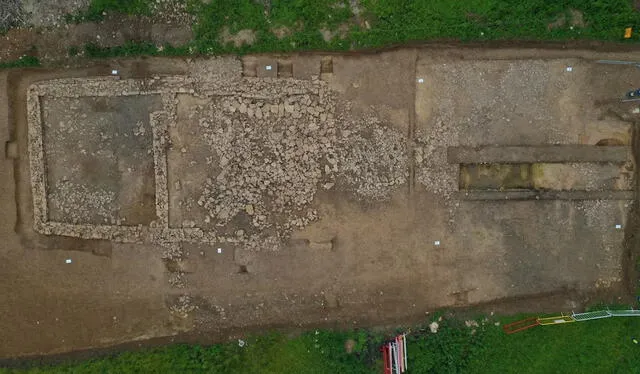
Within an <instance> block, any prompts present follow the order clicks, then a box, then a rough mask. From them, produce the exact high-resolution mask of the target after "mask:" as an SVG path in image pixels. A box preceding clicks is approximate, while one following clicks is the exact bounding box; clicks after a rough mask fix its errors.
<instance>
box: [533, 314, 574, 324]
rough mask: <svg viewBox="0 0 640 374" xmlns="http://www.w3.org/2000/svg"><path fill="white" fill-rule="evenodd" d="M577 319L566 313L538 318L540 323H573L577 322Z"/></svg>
mask: <svg viewBox="0 0 640 374" xmlns="http://www.w3.org/2000/svg"><path fill="white" fill-rule="evenodd" d="M575 321H576V320H575V319H573V317H571V316H565V315H561V316H557V317H544V318H538V323H539V324H540V325H543V326H544V325H559V324H561V323H571V322H575Z"/></svg>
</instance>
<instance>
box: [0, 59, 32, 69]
mask: <svg viewBox="0 0 640 374" xmlns="http://www.w3.org/2000/svg"><path fill="white" fill-rule="evenodd" d="M33 66H40V60H38V58H37V57H33V56H22V57H20V58H19V59H17V60H13V61H7V62H0V69H10V68H27V67H33Z"/></svg>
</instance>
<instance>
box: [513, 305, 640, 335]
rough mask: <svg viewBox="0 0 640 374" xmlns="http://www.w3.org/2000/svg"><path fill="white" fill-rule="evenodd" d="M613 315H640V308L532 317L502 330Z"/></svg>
mask: <svg viewBox="0 0 640 374" xmlns="http://www.w3.org/2000/svg"><path fill="white" fill-rule="evenodd" d="M611 317H640V310H636V309H627V310H608V309H607V310H596V311H592V312H585V313H571V315H570V316H569V315H564V314H561V315H559V316H554V317H530V318H527V319H523V320H520V321H516V322H512V323H509V324H506V325H503V326H502V330H503V331H504V332H505V333H507V334H513V333H516V332H519V331H524V330H527V329H530V328H532V327H536V326H548V325H561V324H566V323H572V322H584V321H591V320H594V319H601V318H611Z"/></svg>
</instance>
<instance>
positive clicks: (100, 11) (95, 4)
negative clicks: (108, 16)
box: [66, 0, 153, 23]
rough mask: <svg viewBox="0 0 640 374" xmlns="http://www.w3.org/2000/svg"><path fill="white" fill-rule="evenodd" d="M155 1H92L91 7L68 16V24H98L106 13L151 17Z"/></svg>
mask: <svg viewBox="0 0 640 374" xmlns="http://www.w3.org/2000/svg"><path fill="white" fill-rule="evenodd" d="M152 1H153V0H91V2H90V3H89V7H88V8H87V9H85V10H83V11H81V12H78V13H75V14H67V16H66V21H67V22H68V23H80V22H87V21H91V22H96V21H102V20H103V19H104V14H105V13H120V14H128V15H145V16H148V15H151V6H150V5H151V2H152Z"/></svg>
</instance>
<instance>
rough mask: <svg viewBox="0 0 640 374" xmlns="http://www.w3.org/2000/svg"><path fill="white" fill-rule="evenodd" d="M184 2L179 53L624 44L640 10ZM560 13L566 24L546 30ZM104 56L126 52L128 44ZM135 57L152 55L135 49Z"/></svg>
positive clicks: (116, 5)
mask: <svg viewBox="0 0 640 374" xmlns="http://www.w3.org/2000/svg"><path fill="white" fill-rule="evenodd" d="M152 1H153V0H92V1H91V3H90V6H89V8H88V9H87V10H85V11H83V12H81V13H79V14H75V15H69V17H68V20H69V21H70V22H83V21H99V20H101V19H102V18H103V13H104V12H107V13H120V14H129V15H150V14H151V9H152V7H151V5H150V4H151V2H152ZM182 1H184V3H185V4H187V8H188V10H189V12H191V13H192V14H193V15H194V16H195V17H196V19H197V21H196V23H195V24H194V25H193V31H194V39H193V40H192V41H191V42H190V43H188V45H186V46H184V47H185V48H183V49H180V50H179V51H177V52H180V53H182V54H192V53H197V54H223V53H250V52H290V51H298V50H333V51H341V50H349V49H364V48H374V47H382V46H386V45H389V44H401V43H407V42H412V41H425V40H460V41H487V40H505V39H511V40H513V39H517V40H581V39H586V40H602V41H623V38H622V36H623V33H624V29H625V28H626V27H635V28H637V29H638V30H640V12H638V11H636V10H635V9H634V8H633V6H632V1H631V0H590V1H583V0H564V1H552V0H429V1H426V0H423V1H418V0H361V1H360V3H361V8H362V9H361V12H360V18H359V22H357V21H356V17H355V16H354V14H353V13H352V11H351V8H350V7H349V5H348V3H349V2H348V0H270V1H261V0H213V1H209V2H207V3H206V4H205V3H204V2H202V1H200V0H182ZM265 4H268V6H267V5H265ZM573 10H575V11H578V12H579V13H580V14H581V17H582V21H583V25H573V21H577V19H576V17H574V16H573V15H572V11H573ZM559 18H564V20H565V22H564V24H563V25H556V26H555V27H553V28H550V27H549V25H550V24H552V23H554V22H556V21H557V20H558V19H559ZM364 21H366V23H365V22H364ZM225 27H226V28H228V29H229V31H230V32H231V33H232V34H234V33H236V32H238V31H240V30H243V29H249V30H253V31H254V32H255V35H256V41H255V42H254V43H253V44H252V45H250V46H248V45H244V46H241V47H235V46H234V45H233V44H232V43H224V42H223V41H221V39H220V34H221V32H222V30H223V29H224V28H225ZM280 27H286V28H288V30H289V31H290V34H289V35H287V36H285V37H283V38H281V39H278V38H277V37H276V36H275V35H274V33H273V30H274V29H277V28H280ZM339 28H342V29H343V33H342V35H341V36H337V37H334V38H333V39H332V40H331V41H329V42H326V41H324V40H323V38H322V35H321V33H320V29H327V30H332V31H336V30H338V29H339ZM345 30H346V32H345ZM639 35H640V33H639V32H637V31H636V32H634V35H633V37H632V38H631V40H627V42H637V41H639V40H640V36H639ZM138 44H144V43H138ZM118 52H122V54H117V53H118ZM103 54H105V55H109V57H112V56H123V55H131V49H130V48H120V49H112V50H111V52H110V53H103ZM136 54H157V53H155V52H154V51H152V49H150V48H149V49H142V48H140V50H139V53H136Z"/></svg>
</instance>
